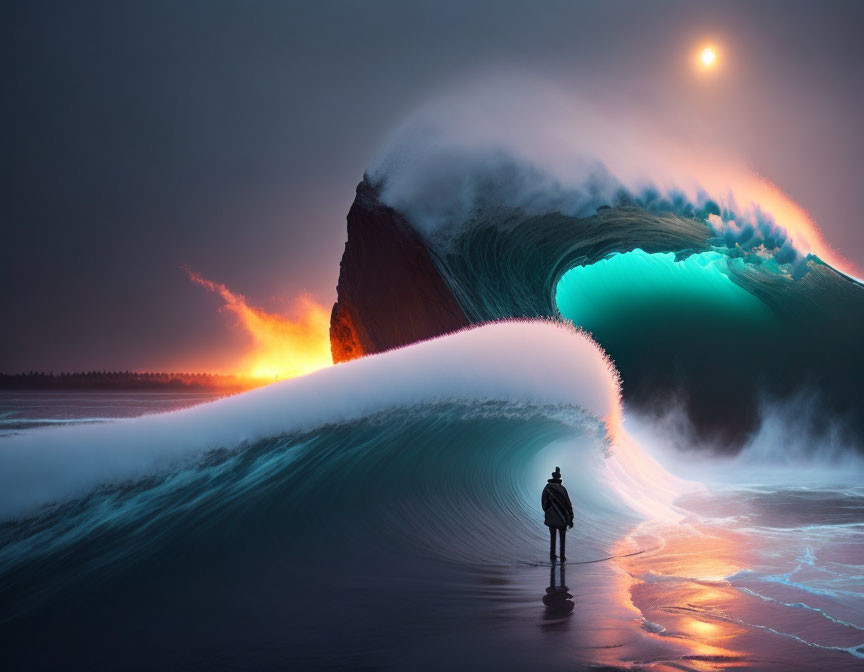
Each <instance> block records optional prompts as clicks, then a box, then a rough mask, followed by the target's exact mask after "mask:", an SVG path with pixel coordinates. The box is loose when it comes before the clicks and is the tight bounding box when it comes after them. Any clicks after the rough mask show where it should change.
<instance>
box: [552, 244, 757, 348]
mask: <svg viewBox="0 0 864 672" xmlns="http://www.w3.org/2000/svg"><path fill="white" fill-rule="evenodd" d="M555 300H556V303H557V306H558V310H559V311H560V312H561V315H562V316H563V317H565V318H566V319H568V320H571V321H572V322H573V323H574V324H577V325H579V326H582V327H584V328H585V329H587V330H589V331H596V330H600V331H603V330H604V328H605V327H607V326H609V325H610V324H620V323H621V322H622V321H628V320H630V319H632V318H633V317H635V316H637V315H639V316H645V317H648V318H649V319H650V318H652V317H653V318H661V317H663V316H668V314H669V313H670V312H671V313H673V314H674V316H675V317H676V318H677V319H679V320H683V321H696V322H698V321H701V320H706V319H707V320H709V321H710V320H713V319H717V318H718V317H721V318H722V319H727V318H733V317H734V319H735V320H736V321H739V320H741V319H742V318H744V319H748V320H756V321H763V320H769V319H770V317H771V315H770V311H769V309H768V308H767V306H765V304H763V303H762V302H761V301H760V300H759V299H757V298H756V297H755V296H753V295H752V294H750V293H749V292H748V291H747V290H745V289H743V288H742V287H740V286H739V285H737V284H735V282H734V281H733V280H732V279H731V278H730V275H729V269H728V266H727V257H726V256H725V255H723V254H720V253H718V252H702V253H698V254H692V255H690V256H689V257H687V258H686V259H682V260H680V261H676V259H675V254H674V253H672V252H668V253H655V254H649V253H648V252H644V251H642V250H640V249H636V250H633V251H632V252H626V253H623V254H620V253H616V254H612V255H610V256H609V257H607V258H606V259H603V260H601V261H598V262H596V263H594V264H589V265H587V266H577V267H575V268H573V269H571V270H570V271H568V272H567V273H565V274H564V276H563V277H562V278H561V280H560V281H559V283H558V286H557V288H556V293H555Z"/></svg>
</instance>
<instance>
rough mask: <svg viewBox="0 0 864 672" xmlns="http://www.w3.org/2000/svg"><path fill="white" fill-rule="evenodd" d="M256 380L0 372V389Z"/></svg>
mask: <svg viewBox="0 0 864 672" xmlns="http://www.w3.org/2000/svg"><path fill="white" fill-rule="evenodd" d="M255 385H256V381H253V380H250V379H248V378H240V377H238V376H224V375H219V374H213V373H138V372H135V371H86V372H79V373H53V372H48V373H46V372H44V371H30V372H29V373H0V390H72V389H75V390H241V389H248V388H250V387H255Z"/></svg>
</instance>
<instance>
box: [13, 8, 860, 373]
mask: <svg viewBox="0 0 864 672" xmlns="http://www.w3.org/2000/svg"><path fill="white" fill-rule="evenodd" d="M0 11H2V26H3V28H2V32H3V34H2V47H0V48H2V75H3V80H2V81H3V89H4V90H3V104H2V126H3V147H2V152H3V161H2V171H3V173H2V177H3V185H2V190H3V194H2V241H0V264H2V271H0V272H2V276H0V282H2V285H0V320H2V336H0V370H20V369H30V368H36V369H55V370H62V369H67V370H68V369H80V368H85V369H89V368H127V367H131V368H154V367H155V368H159V367H169V366H170V367H172V368H173V367H177V366H187V368H193V367H194V368H200V369H206V368H211V367H213V368H218V367H220V366H228V365H230V364H231V363H232V360H233V357H232V353H234V352H236V349H237V347H238V346H239V345H240V343H242V342H243V340H244V336H243V335H242V334H241V333H238V332H236V331H232V330H231V329H228V328H227V327H226V320H227V318H226V316H225V315H223V314H220V313H218V312H217V310H216V307H217V305H218V304H217V303H216V301H215V299H214V297H212V296H209V295H206V294H203V293H202V292H201V290H200V288H197V287H195V286H194V285H191V284H190V283H188V281H187V280H186V277H185V275H184V274H183V272H182V271H181V270H180V269H179V267H180V266H181V265H183V264H186V265H188V266H190V267H191V268H194V269H195V270H196V271H198V272H200V273H202V274H203V275H205V276H208V277H213V278H215V279H218V280H220V281H223V282H226V283H227V284H228V285H229V286H231V287H232V288H234V289H236V290H237V291H240V292H243V293H245V294H247V295H248V296H249V297H250V298H251V299H252V300H253V301H255V302H258V303H264V304H267V303H268V301H269V300H270V299H271V298H272V297H291V296H292V295H293V294H294V293H296V292H297V291H299V290H301V289H304V288H305V289H308V290H310V291H312V292H313V293H314V294H315V295H316V296H318V297H319V299H320V300H322V301H325V302H326V301H330V300H332V298H333V295H334V287H335V282H336V276H337V273H338V261H339V257H340V255H341V250H342V243H343V242H344V236H345V220H344V217H345V213H346V212H347V210H348V207H349V205H350V202H351V200H352V198H353V190H354V187H355V185H356V183H357V181H358V180H359V179H360V177H361V176H362V173H363V170H364V168H365V167H366V166H367V164H368V162H369V160H370V158H371V157H372V155H373V154H374V152H375V150H376V148H377V147H379V146H380V145H381V143H382V142H384V141H385V139H386V138H387V136H388V134H389V133H390V132H391V130H392V129H393V128H394V127H395V126H396V125H397V124H399V123H400V122H401V121H402V120H403V119H405V118H406V116H408V115H410V113H411V111H412V110H413V109H415V108H416V107H417V106H418V105H420V104H422V103H423V102H424V101H425V100H426V99H428V98H430V97H434V96H435V95H436V94H438V93H440V92H446V91H447V90H448V89H449V88H450V87H452V86H454V85H457V84H460V83H463V82H464V81H466V80H470V79H471V78H472V77H483V76H485V75H486V74H490V73H500V72H506V71H508V70H515V71H518V72H519V73H520V76H523V77H524V76H525V75H526V74H527V75H529V76H530V75H531V74H532V73H535V74H536V75H537V76H538V77H540V76H542V77H548V78H552V79H555V80H556V81H558V82H560V83H561V85H562V86H564V87H567V86H568V85H572V86H573V87H574V88H575V87H578V88H579V90H580V91H581V93H582V94H583V95H585V96H589V97H597V98H603V99H605V100H608V101H609V104H610V105H616V106H628V107H629V106H632V108H633V114H637V115H640V116H641V117H646V116H647V117H649V118H650V117H651V116H652V115H662V116H663V117H664V118H672V117H675V118H676V119H678V124H679V127H680V128H681V132H686V133H690V134H692V135H704V136H711V137H712V140H713V141H714V142H721V143H723V144H725V145H728V146H731V147H733V148H734V150H735V152H736V153H737V154H739V155H740V156H741V157H742V158H744V159H745V160H746V161H748V162H749V163H750V164H751V165H752V166H753V167H754V168H755V169H756V170H758V171H759V172H760V173H761V174H763V175H764V176H766V177H768V178H770V179H771V180H773V181H774V182H775V183H777V184H778V185H779V186H780V187H781V188H783V189H784V190H786V191H787V192H788V193H790V195H791V196H792V197H793V198H794V199H795V200H797V201H798V202H799V203H801V204H802V205H803V206H804V207H806V208H808V209H809V210H810V211H811V213H812V214H813V216H814V218H815V219H816V220H817V221H818V222H819V223H820V225H821V226H822V228H823V230H824V231H825V233H826V236H827V238H828V240H829V242H831V243H832V244H833V245H834V246H835V247H837V248H838V249H839V250H840V251H841V252H842V253H844V254H845V255H846V256H847V257H848V258H850V259H851V260H852V261H853V262H855V263H857V264H858V265H859V267H860V266H864V233H862V228H861V226H860V224H859V221H860V214H859V212H858V191H859V189H860V183H861V178H862V168H861V166H862V165H864V143H862V139H861V134H860V132H859V130H858V124H859V123H860V122H859V117H860V110H861V107H862V102H864V100H862V98H864V92H862V84H861V71H862V65H864V58H862V55H861V50H860V48H859V44H858V35H857V31H858V30H859V27H860V25H861V21H862V19H864V11H862V6H861V5H860V4H858V3H809V2H807V3H795V2H785V1H784V2H777V3H767V2H761V3H750V2H747V3H695V2H688V3H666V2H662V3H644V2H638V3H637V2H632V3H621V2H612V3H608V2H607V3H593V2H589V3H580V2H519V3H516V2H482V3H481V2H464V1H462V2H434V3H432V2H428V3H427V2H405V1H404V0H403V1H400V2H372V1H370V2H347V1H345V2H321V1H318V2H274V3H264V2H251V3H241V2H231V3H220V2H171V3H158V2H156V3H154V2H136V3H128V2H105V3H96V2H79V3H66V2H56V3H39V2H35V3H34V2H21V3H5V4H4V6H3V9H2V10H0ZM703 37H710V38H712V39H715V40H716V41H717V42H718V43H720V44H721V45H722V46H723V48H724V49H725V51H726V56H727V58H728V61H727V62H728V64H729V70H728V72H726V73H724V78H723V80H722V81H720V80H718V82H717V86H714V87H713V88H711V89H706V88H705V87H702V88H701V89H700V88H698V87H694V83H693V81H692V80H690V79H688V78H687V77H686V76H684V69H683V68H682V63H683V61H684V59H686V58H688V54H689V51H690V50H692V49H693V48H694V46H695V45H696V44H698V42H699V40H700V39H702V38H703ZM518 95H519V92H518V91H514V96H518ZM270 305H271V307H272V305H275V304H270Z"/></svg>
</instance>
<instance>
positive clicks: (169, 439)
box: [0, 321, 620, 519]
mask: <svg viewBox="0 0 864 672" xmlns="http://www.w3.org/2000/svg"><path fill="white" fill-rule="evenodd" d="M619 397H620V395H619V384H618V376H617V373H616V371H615V369H614V367H613V366H612V365H611V364H610V362H609V360H608V359H607V358H606V356H605V354H604V353H603V351H602V349H601V348H600V347H599V346H598V345H597V344H596V343H594V341H592V340H591V339H590V338H589V337H588V336H586V335H585V334H583V333H580V332H577V331H576V330H574V329H572V328H571V327H568V326H564V325H561V324H557V323H552V322H544V321H511V322H501V323H495V324H489V325H484V326H480V327H477V328H473V329H468V330H465V331H462V332H459V333H456V334H451V335H448V336H444V337H441V338H437V339H433V340H430V341H425V342H422V343H417V344H414V345H411V346H408V347H405V348H402V349H399V350H393V351H390V352H386V353H382V354H380V355H374V356H370V357H366V358H363V359H358V360H354V361H351V362H346V363H342V364H338V365H336V366H333V367H330V368H328V369H324V370H322V371H318V372H316V373H312V374H309V375H307V376H304V377H301V378H295V379H293V380H286V381H282V382H278V383H274V384H272V385H269V386H267V387H265V388H260V389H257V390H252V391H250V392H246V393H244V394H240V395H237V396H234V397H229V398H225V399H220V400H217V401H213V402H211V403H207V404H203V405H200V406H196V407H194V408H190V409H185V410H181V411H175V412H172V413H166V414H159V415H149V416H143V417H139V418H133V419H124V420H118V421H116V422H110V423H105V424H99V425H80V426H74V427H62V428H45V429H35V430H31V431H29V432H26V433H23V434H20V435H16V436H12V437H7V438H3V439H0V518H3V519H8V518H12V517H15V516H20V515H24V514H26V513H28V512H29V511H32V510H33V509H34V508H36V507H38V506H40V505H43V504H46V503H50V502H57V501H63V500H67V499H70V498H74V497H76V496H81V495H83V494H86V493H87V492H88V491H90V490H91V489H92V488H94V487H95V486H97V485H99V484H103V483H111V482H121V481H126V480H129V479H134V478H138V477H141V476H144V475H147V474H151V473H154V472H157V471H159V470H163V469H168V468H170V467H171V466H172V465H174V464H177V463H178V462H179V461H183V460H188V459H194V458H195V457H197V456H200V455H202V454H204V453H206V452H207V451H209V450H212V449H217V448H223V447H227V448H233V447H236V446H239V445H240V444H242V443H244V442H255V441H258V440H261V439H265V438H268V437H273V436H279V435H282V434H288V433H294V432H304V431H310V430H314V429H316V428H318V427H321V426H324V425H327V424H333V423H344V422H350V421H352V420H357V419H361V418H363V417H367V416H369V415H372V414H374V413H377V412H380V411H384V410H387V409H390V408H394V407H400V406H401V407H405V406H414V405H421V404H428V403H434V402H440V401H449V400H457V399H467V400H471V401H474V400H477V401H487V400H489V401H505V402H515V403H533V404H564V405H570V406H575V407H579V408H581V409H583V410H584V411H586V412H588V413H589V414H591V415H593V416H595V417H597V418H598V419H611V420H613V421H614V420H616V419H617V417H618V405H619Z"/></svg>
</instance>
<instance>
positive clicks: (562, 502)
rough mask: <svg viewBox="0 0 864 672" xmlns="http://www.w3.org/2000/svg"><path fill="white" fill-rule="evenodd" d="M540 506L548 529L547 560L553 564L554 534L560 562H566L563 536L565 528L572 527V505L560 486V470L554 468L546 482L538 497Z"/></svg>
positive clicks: (554, 556)
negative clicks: (556, 537) (559, 545)
mask: <svg viewBox="0 0 864 672" xmlns="http://www.w3.org/2000/svg"><path fill="white" fill-rule="evenodd" d="M540 506H542V507H543V512H544V514H545V519H544V523H545V524H546V526H547V527H548V528H549V560H550V561H551V562H553V563H554V562H555V560H556V558H557V556H556V555H555V532H556V530H557V532H558V536H559V538H560V540H561V562H564V561H566V560H567V557H566V556H565V555H564V536H565V535H566V534H567V528H568V527H569V528H572V527H573V505H572V504H571V503H570V495H568V494H567V488H565V487H564V486H563V485H562V484H561V469H559V468H558V467H555V471H553V472H552V478H550V479H549V480H548V481H547V482H546V487H545V488H543V495H542V496H541V497H540Z"/></svg>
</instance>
